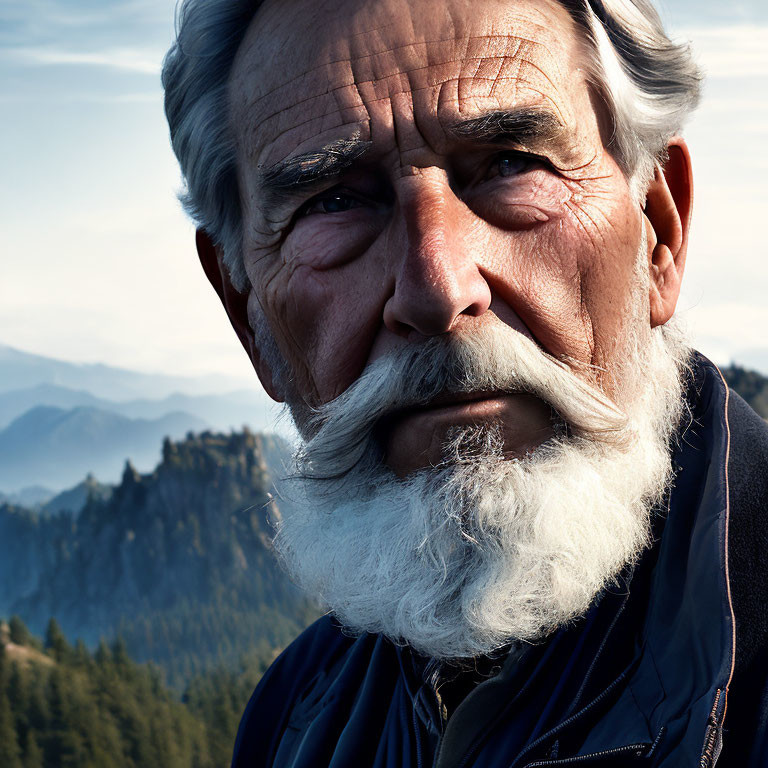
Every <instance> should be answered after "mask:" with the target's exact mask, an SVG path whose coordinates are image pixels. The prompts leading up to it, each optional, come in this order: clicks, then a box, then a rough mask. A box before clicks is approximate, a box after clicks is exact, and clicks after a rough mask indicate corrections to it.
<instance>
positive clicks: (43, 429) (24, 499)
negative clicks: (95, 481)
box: [0, 345, 290, 507]
mask: <svg viewBox="0 0 768 768" xmlns="http://www.w3.org/2000/svg"><path fill="white" fill-rule="evenodd" d="M234 385H239V388H238V389H229V388H230V387H232V386H234ZM274 414H275V407H274V404H273V403H272V401H271V400H269V398H268V397H267V396H266V394H265V393H264V392H263V391H262V390H261V389H260V388H259V386H258V383H257V380H256V377H255V376H254V379H253V382H251V384H250V388H244V383H243V382H242V381H239V380H236V379H227V378H226V377H210V376H209V377H202V378H198V379H194V378H184V377H172V376H166V375H163V374H148V373H141V372H136V371H127V370H124V369H120V368H113V367H111V366H106V365H98V364H89V365H83V364H75V363H70V362H66V361H62V360H56V359H53V358H47V357H43V356H41V355H33V354H30V353H27V352H22V351H20V350H17V349H14V348H12V347H8V346H3V345H0V498H5V499H6V500H9V501H14V502H16V503H22V504H23V505H26V506H35V507H39V506H41V505H43V504H45V502H47V501H48V500H50V499H51V497H53V496H54V495H55V494H56V493H57V492H59V491H61V490H63V489H65V488H68V487H71V486H73V485H75V484H76V483H78V482H80V481H81V480H82V478H83V477H85V476H86V475H87V474H88V473H92V474H94V475H96V476H97V477H98V478H99V480H101V481H103V482H107V483H114V482H117V481H118V480H119V478H120V473H121V471H122V467H123V463H124V462H125V460H126V459H128V458H130V459H131V461H132V462H133V463H134V465H135V466H136V467H137V468H138V469H139V470H140V471H149V470H151V469H152V468H153V467H154V466H155V464H156V463H157V461H158V460H159V456H160V453H159V451H160V448H159V446H160V443H161V441H162V438H163V437H165V436H170V437H172V438H179V437H181V436H182V435H184V434H186V433H187V432H188V431H198V432H199V431H202V430H205V429H213V430H222V429H240V428H241V427H243V426H248V427H249V428H251V429H253V430H255V431H260V432H261V431H269V429H270V426H271V425H272V423H273V421H274ZM284 432H285V433H286V434H290V431H289V430H285V428H284Z"/></svg>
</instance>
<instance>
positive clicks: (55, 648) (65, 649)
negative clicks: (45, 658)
mask: <svg viewBox="0 0 768 768" xmlns="http://www.w3.org/2000/svg"><path fill="white" fill-rule="evenodd" d="M45 650H46V651H48V653H49V654H50V655H51V656H53V658H54V659H56V661H64V659H65V658H66V657H67V656H68V654H69V652H70V650H71V649H70V647H69V643H67V638H66V637H65V636H64V633H63V632H62V631H61V627H60V626H59V622H58V621H56V619H54V618H53V617H51V619H50V620H49V621H48V628H47V629H46V631H45Z"/></svg>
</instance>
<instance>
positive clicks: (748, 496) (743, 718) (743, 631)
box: [722, 390, 768, 768]
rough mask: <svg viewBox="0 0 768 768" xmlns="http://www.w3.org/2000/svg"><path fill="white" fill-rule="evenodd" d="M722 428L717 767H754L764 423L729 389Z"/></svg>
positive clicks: (763, 592)
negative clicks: (725, 647)
mask: <svg viewBox="0 0 768 768" xmlns="http://www.w3.org/2000/svg"><path fill="white" fill-rule="evenodd" d="M728 426H729V431H730V451H729V459H728V497H729V508H730V514H729V516H730V522H729V527H728V552H729V575H730V583H731V599H732V603H733V612H734V616H735V618H736V663H735V669H734V675H733V680H732V682H731V686H730V690H729V694H728V716H727V718H726V722H725V729H726V739H725V747H726V748H725V749H724V751H723V756H722V757H723V758H724V761H723V768H730V766H736V765H750V766H751V765H757V764H758V761H760V760H761V758H760V757H759V756H760V755H762V754H763V751H764V750H765V749H766V748H768V744H766V743H764V742H765V740H766V739H768V611H766V609H765V606H766V603H768V558H766V556H765V552H766V551H768V424H766V421H765V420H764V419H762V418H761V417H760V416H758V415H757V413H755V411H753V410H752V408H750V406H749V405H748V404H747V403H746V402H745V401H744V400H743V399H742V398H741V397H740V396H739V395H738V394H737V393H736V392H734V391H733V390H731V391H730V393H729V399H728ZM742 749H743V750H744V751H743V752H742V751H741V750H742ZM750 756H751V759H750ZM759 764H760V765H762V762H759Z"/></svg>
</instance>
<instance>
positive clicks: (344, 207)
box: [299, 192, 362, 216]
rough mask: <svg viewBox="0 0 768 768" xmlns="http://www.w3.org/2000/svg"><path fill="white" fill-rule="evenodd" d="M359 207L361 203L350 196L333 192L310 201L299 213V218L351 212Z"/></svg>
mask: <svg viewBox="0 0 768 768" xmlns="http://www.w3.org/2000/svg"><path fill="white" fill-rule="evenodd" d="M361 205H362V201H360V200H358V199H357V198H356V197H352V195H347V194H344V193H343V192H333V193H331V194H328V195H324V196H322V197H316V198H315V199H314V200H310V201H309V202H308V203H306V204H305V205H304V206H303V207H302V208H301V210H300V212H299V213H300V215H301V216H308V215H310V214H313V213H344V212H345V211H349V210H352V208H359V207H360V206H361Z"/></svg>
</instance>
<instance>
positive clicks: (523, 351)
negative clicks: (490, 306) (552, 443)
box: [297, 321, 633, 479]
mask: <svg viewBox="0 0 768 768" xmlns="http://www.w3.org/2000/svg"><path fill="white" fill-rule="evenodd" d="M482 391H500V392H508V393H516V392H525V393H529V394H532V395H534V396H536V397H538V398H539V399H541V400H542V401H544V402H545V403H547V404H548V405H549V406H550V407H551V408H552V409H553V410H554V411H555V412H556V413H557V414H558V415H559V416H560V418H561V419H562V420H563V421H564V422H565V424H566V425H567V426H568V428H569V430H570V434H571V435H572V436H573V437H575V438H588V439H591V440H592V441H596V442H602V443H606V444H609V445H612V446H614V447H617V448H622V447H624V446H626V445H627V444H628V443H629V442H630V441H631V440H632V438H633V432H632V430H631V429H629V428H628V418H627V416H626V414H625V413H624V412H623V411H621V410H620V409H619V408H618V407H617V406H616V404H615V403H613V402H612V401H611V400H610V398H608V397H607V396H606V395H605V394H604V393H603V392H602V391H600V390H599V389H597V388H596V387H595V386H593V385H591V384H589V383H588V382H586V381H584V380H582V379H581V378H579V377H578V376H577V375H576V374H574V373H573V371H572V370H571V368H569V367H568V365H567V364H566V363H564V362H562V361H560V360H557V359H556V358H554V357H553V356H552V355H549V354H548V353H546V352H544V351H543V350H541V349H540V348H539V347H538V346H537V345H536V343H535V342H534V341H532V340H531V339H529V338H527V337H526V336H524V335H523V334H521V333H519V332H517V331H515V330H513V329H512V328H510V327H508V326H506V325H504V324H503V323H501V322H500V321H498V322H497V321H494V322H492V323H489V324H485V325H483V326H481V327H479V328H475V329H474V330H472V331H471V332H455V333H452V334H450V335H448V336H437V337H434V338H432V339H429V340H428V341H426V342H424V343H423V344H411V345H409V346H406V347H404V348H402V349H399V350H397V351H396V352H394V353H392V354H391V355H388V356H387V357H385V358H382V359H380V360H377V361H375V362H374V363H372V364H371V365H370V366H368V367H367V368H366V369H365V371H364V372H363V374H362V375H361V376H360V378H359V379H358V380H357V381H355V382H354V383H353V384H352V385H351V386H350V387H349V388H348V389H347V390H346V391H345V392H344V393H342V394H341V395H340V396H339V397H337V398H336V399H334V400H332V401H330V402H329V403H326V404H324V405H323V406H320V407H319V408H317V409H315V411H314V413H313V416H312V418H311V420H310V434H311V435H312V437H311V438H310V439H309V440H308V441H307V442H306V444H305V446H304V448H303V449H302V450H301V451H300V453H299V455H298V456H297V468H298V474H299V475H300V476H303V477H312V478H317V479H320V478H323V477H325V478H329V477H340V476H341V475H343V474H344V473H346V472H348V471H349V470H350V469H352V467H354V466H355V465H356V464H357V463H358V462H359V461H360V460H361V459H362V458H363V456H365V455H366V453H367V451H368V449H369V446H370V443H371V441H372V440H373V439H374V438H373V433H374V430H375V428H376V426H377V424H379V423H380V421H381V420H382V419H383V418H384V417H385V416H387V415H390V414H392V413H395V412H397V411H401V410H403V409H406V408H412V407H414V406H419V405H426V404H428V403H430V402H431V401H432V400H433V399H434V398H436V397H437V396H438V395H441V394H445V393H452V394H457V393H468V392H482Z"/></svg>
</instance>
